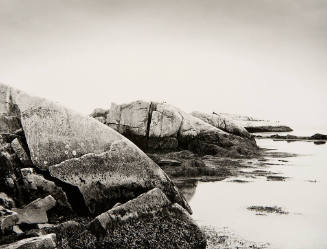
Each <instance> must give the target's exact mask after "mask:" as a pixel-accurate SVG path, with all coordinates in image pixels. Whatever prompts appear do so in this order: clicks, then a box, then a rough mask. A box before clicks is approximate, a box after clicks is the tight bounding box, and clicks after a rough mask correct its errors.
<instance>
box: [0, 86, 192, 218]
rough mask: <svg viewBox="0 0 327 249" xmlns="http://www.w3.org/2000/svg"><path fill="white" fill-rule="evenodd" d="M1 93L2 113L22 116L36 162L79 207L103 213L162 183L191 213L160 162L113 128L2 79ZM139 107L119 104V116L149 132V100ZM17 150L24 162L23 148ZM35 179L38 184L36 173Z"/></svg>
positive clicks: (166, 192)
mask: <svg viewBox="0 0 327 249" xmlns="http://www.w3.org/2000/svg"><path fill="white" fill-rule="evenodd" d="M0 95H1V97H3V98H1V101H0V111H1V113H2V114H3V115H7V116H8V115H11V116H15V117H18V118H19V121H20V123H21V128H22V131H23V135H24V137H25V138H26V146H27V148H28V151H29V153H28V156H29V157H30V160H31V161H32V163H33V167H36V168H37V169H38V171H40V172H43V175H44V176H46V177H47V178H50V179H52V180H53V181H55V183H60V184H61V186H63V187H64V188H66V189H65V191H69V192H71V191H73V192H74V194H73V195H71V196H72V198H73V199H74V201H75V203H76V202H78V205H79V206H80V208H83V206H86V208H87V211H88V212H89V213H92V214H99V213H101V212H103V211H105V210H108V209H109V208H111V207H112V206H113V205H114V204H115V203H116V202H124V201H127V200H129V199H132V198H134V197H136V196H138V195H139V194H141V193H144V192H147V191H148V190H150V189H153V188H155V187H158V188H160V189H161V190H162V191H163V192H164V193H165V194H166V195H167V197H168V198H169V199H170V200H171V201H173V202H177V203H179V204H180V205H181V206H183V207H184V208H185V209H187V210H188V211H189V212H191V209H190V207H189V206H188V204H187V202H186V201H185V199H184V198H183V196H182V195H180V193H179V192H178V190H177V188H176V187H175V186H174V184H173V183H172V182H171V180H170V179H169V178H168V176H167V175H166V174H165V173H164V172H163V171H162V170H161V169H160V168H159V166H157V165H156V164H155V163H154V162H153V161H152V160H151V159H149V158H148V157H147V156H146V155H145V154H144V153H143V152H142V151H141V150H140V149H139V148H138V147H137V146H135V145H134V144H133V143H132V142H130V141H129V140H128V139H127V138H125V137H124V136H122V135H121V134H119V133H118V132H116V131H115V130H113V129H111V128H109V127H108V126H106V125H104V124H102V123H100V122H98V121H97V120H95V119H94V118H92V117H86V116H83V115H80V114H78V113H76V112H74V111H72V110H69V109H67V108H65V107H63V106H61V105H59V104H57V103H54V102H51V101H48V100H46V99H43V98H38V97H31V96H29V95H27V94H26V93H24V92H21V91H19V90H16V89H13V88H10V87H8V86H6V85H1V84H0ZM3 100H5V101H3ZM135 106H136V110H138V111H136V112H135V113H131V112H130V110H134V105H126V106H123V107H119V110H120V112H119V115H118V114H117V115H118V116H119V117H120V121H121V122H122V123H123V124H126V125H127V124H128V125H131V127H136V128H135V131H137V133H140V134H145V135H146V127H147V125H145V124H144V122H145V121H146V119H145V118H143V116H142V115H143V114H145V113H146V114H147V113H148V111H147V110H148V109H149V108H150V106H151V105H146V104H144V103H142V102H138V103H136V104H135ZM97 115H98V114H97ZM133 129H134V128H133ZM14 145H15V146H16V145H19V144H18V143H17V142H16V143H14ZM22 148H23V147H22ZM20 149H21V148H20ZM17 151H18V153H19V154H20V155H21V156H20V157H21V158H22V161H24V158H23V157H22V154H21V153H20V152H21V151H19V150H17ZM25 152H26V151H25ZM35 180H36V183H37V184H40V181H39V180H40V179H39V178H38V177H34V181H35ZM41 182H42V181H41ZM47 183H48V182H47ZM38 186H39V185H38ZM39 187H40V186H39ZM68 197H69V196H68Z"/></svg>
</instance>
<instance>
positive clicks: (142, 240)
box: [89, 189, 206, 249]
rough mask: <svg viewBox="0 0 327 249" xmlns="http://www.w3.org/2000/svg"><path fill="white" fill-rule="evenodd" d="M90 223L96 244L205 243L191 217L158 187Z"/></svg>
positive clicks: (168, 245)
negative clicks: (97, 240) (98, 239)
mask: <svg viewBox="0 0 327 249" xmlns="http://www.w3.org/2000/svg"><path fill="white" fill-rule="evenodd" d="M89 227H90V229H91V231H92V232H93V233H94V234H95V235H96V236H97V237H98V238H100V239H101V242H100V243H99V245H98V246H99V248H189V249H191V248H194V249H195V248H196V249H201V248H205V247H206V239H205V236H204V234H203V233H202V231H201V230H200V229H199V227H198V226H197V225H196V224H195V223H194V221H193V220H192V218H191V217H190V216H189V215H188V214H187V212H186V211H185V210H184V209H183V208H182V207H181V206H180V205H178V204H176V203H174V204H173V203H171V202H170V201H169V200H168V198H167V197H166V196H165V194H164V193H163V192H162V191H161V190H160V189H153V190H151V191H149V192H147V193H145V194H142V195H140V196H139V197H137V198H135V199H133V200H130V201H129V202H127V203H125V204H121V205H119V206H117V207H115V208H113V209H111V210H109V211H107V212H105V213H103V214H101V215H99V216H98V217H96V218H95V219H94V220H93V221H92V222H91V223H90V224H89ZM134 231H137V233H138V236H137V237H136V236H135V234H134ZM184 231H187V233H185V232H184Z"/></svg>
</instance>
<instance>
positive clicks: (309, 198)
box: [189, 127, 327, 249]
mask: <svg viewBox="0 0 327 249" xmlns="http://www.w3.org/2000/svg"><path fill="white" fill-rule="evenodd" d="M314 133H322V134H327V127H320V128H319V129H318V128H316V127H312V128H310V127H299V128H295V129H294V131H293V132H287V133H285V134H284V135H286V134H293V135H298V136H311V135H313V134H314ZM272 134H276V133H272ZM278 134H283V133H278ZM264 135H267V134H264ZM268 135H269V134H268ZM257 144H258V146H260V147H262V148H267V149H272V150H273V151H275V152H287V153H291V154H297V155H296V156H292V157H286V158H282V159H279V158H273V157H270V158H267V159H268V161H267V162H270V163H271V165H267V166H266V167H267V168H266V169H265V170H269V171H272V172H274V173H277V174H278V175H281V176H284V177H286V179H285V180H284V181H268V180H267V178H266V177H256V178H250V179H245V178H244V176H243V177H240V178H239V180H246V182H245V183H240V182H239V181H231V178H228V179H225V180H222V181H216V182H197V184H196V187H195V190H194V193H193V195H192V196H190V197H189V203H190V206H191V208H192V209H193V213H194V214H193V218H194V219H195V220H196V221H197V223H198V224H200V225H204V226H211V227H213V228H214V229H216V230H217V231H219V230H221V229H223V228H228V229H229V230H231V231H232V232H233V233H235V234H237V235H238V236H239V237H240V238H242V239H245V240H249V241H254V242H257V243H269V245H270V247H269V248H276V249H277V248H278V249H279V248H281V249H324V248H327V144H321V145H317V144H314V143H313V142H308V141H296V142H287V141H274V140H272V139H257ZM279 160H282V161H283V162H282V163H281V161H279ZM233 179H237V178H233ZM250 206H269V207H280V208H282V210H284V211H285V212H287V214H279V213H266V214H264V215H258V213H256V212H253V211H251V210H249V209H248V207H250Z"/></svg>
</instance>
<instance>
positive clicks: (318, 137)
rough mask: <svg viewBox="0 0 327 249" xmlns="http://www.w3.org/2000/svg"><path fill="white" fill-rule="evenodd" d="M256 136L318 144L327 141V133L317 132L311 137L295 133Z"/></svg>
mask: <svg viewBox="0 0 327 249" xmlns="http://www.w3.org/2000/svg"><path fill="white" fill-rule="evenodd" d="M256 138H271V139H274V140H285V141H312V142H315V143H317V142H318V144H319V143H321V144H324V143H325V142H326V141H327V135H324V134H320V133H316V134H314V135H312V136H310V137H306V136H295V135H290V134H287V135H278V134H275V135H270V136H261V135H259V136H256Z"/></svg>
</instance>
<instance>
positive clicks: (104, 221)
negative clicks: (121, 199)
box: [89, 188, 171, 237]
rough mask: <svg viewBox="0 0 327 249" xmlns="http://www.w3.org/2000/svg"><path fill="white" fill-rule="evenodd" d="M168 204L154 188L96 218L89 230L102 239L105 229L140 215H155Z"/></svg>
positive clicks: (163, 196)
mask: <svg viewBox="0 0 327 249" xmlns="http://www.w3.org/2000/svg"><path fill="white" fill-rule="evenodd" d="M170 204H171V202H170V201H169V200H168V198H167V197H166V195H165V194H164V193H163V192H162V191H161V190H160V189H158V188H155V189H152V190H150V191H149V192H147V193H145V194H142V195H140V196H138V197H137V198H135V199H133V200H130V201H128V202H126V203H124V204H121V205H119V206H117V207H115V208H112V209H110V210H109V211H107V212H105V213H102V214H101V215H99V216H97V217H96V218H95V219H94V220H93V221H92V222H91V223H90V224H89V228H90V230H91V232H92V233H93V234H94V235H96V236H97V237H104V235H105V234H106V232H107V229H110V228H111V227H113V226H114V225H115V224H116V223H119V222H123V221H126V220H128V219H132V218H137V217H139V216H141V215H142V214H143V215H144V214H149V213H155V212H157V211H159V210H160V209H162V208H164V207H166V206H168V205H170Z"/></svg>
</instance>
